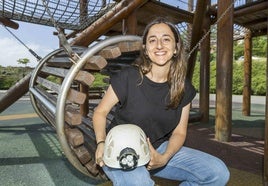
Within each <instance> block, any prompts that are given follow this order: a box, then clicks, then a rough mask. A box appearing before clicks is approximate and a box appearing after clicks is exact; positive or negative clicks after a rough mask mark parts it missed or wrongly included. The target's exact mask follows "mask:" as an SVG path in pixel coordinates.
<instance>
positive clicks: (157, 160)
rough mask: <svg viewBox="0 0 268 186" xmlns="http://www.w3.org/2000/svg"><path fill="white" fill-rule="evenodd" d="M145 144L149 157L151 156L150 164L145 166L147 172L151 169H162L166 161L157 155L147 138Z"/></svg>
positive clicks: (160, 155) (163, 157)
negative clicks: (146, 143)
mask: <svg viewBox="0 0 268 186" xmlns="http://www.w3.org/2000/svg"><path fill="white" fill-rule="evenodd" d="M147 142H148V145H149V150H150V155H151V159H150V162H149V163H148V165H147V170H153V169H156V168H159V167H163V166H164V165H166V163H167V162H168V159H167V158H166V157H165V156H164V155H162V154H160V153H158V152H157V151H156V150H155V148H154V147H153V145H152V144H151V142H150V140H149V138H148V139H147Z"/></svg>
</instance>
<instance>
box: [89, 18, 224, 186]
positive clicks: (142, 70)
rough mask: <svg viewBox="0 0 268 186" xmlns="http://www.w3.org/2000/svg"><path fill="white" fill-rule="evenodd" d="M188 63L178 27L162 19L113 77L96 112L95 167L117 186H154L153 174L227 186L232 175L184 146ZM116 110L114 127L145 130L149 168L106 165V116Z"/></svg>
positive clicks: (189, 98)
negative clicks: (130, 64) (135, 56)
mask: <svg viewBox="0 0 268 186" xmlns="http://www.w3.org/2000/svg"><path fill="white" fill-rule="evenodd" d="M186 66H187V64H186V59H185V54H184V48H183V43H182V40H181V38H180V36H179V32H178V30H177V28H176V27H175V26H174V25H173V24H172V23H170V22H168V21H167V20H165V19H163V18H158V19H156V20H154V21H153V22H152V23H150V24H149V25H148V26H147V27H146V28H145V31H144V35H143V46H142V49H141V55H140V58H139V59H138V60H137V61H136V62H135V65H134V66H133V67H129V68H126V69H123V70H122V71H121V72H120V73H118V74H117V75H115V76H113V77H111V85H110V86H109V88H108V90H107V92H106V94H105V96H104V97H103V99H102V100H101V102H100V104H99V105H98V106H97V107H96V109H95V111H94V115H93V125H94V130H95V134H96V141H97V144H98V145H97V150H96V154H95V157H96V160H97V161H96V163H97V164H98V165H99V166H101V167H102V168H103V170H104V172H105V173H106V174H107V176H108V177H109V179H110V180H111V181H112V182H113V185H115V186H130V185H133V186H134V185H135V186H147V185H148V186H152V185H154V181H153V180H152V179H151V175H153V176H156V177H162V178H166V179H172V180H180V181H181V185H213V186H215V185H217V186H221V185H225V184H226V183H227V181H228V179H229V171H228V169H227V168H226V166H225V165H224V163H223V162H222V161H221V160H219V159H218V158H216V157H214V156H211V155H209V154H206V153H203V152H200V151H198V150H194V149H191V148H188V147H184V146H183V144H184V141H185V138H186V132H187V125H188V117H189V112H190V103H191V101H192V99H193V98H194V96H195V89H194V87H193V86H192V85H191V83H190V81H188V80H187V79H186ZM115 105H116V106H117V107H116V114H115V118H114V120H113V121H112V123H111V124H110V126H109V127H110V128H112V127H114V126H116V125H118V124H124V123H132V124H136V125H138V126H139V127H141V128H142V129H143V130H144V132H145V133H146V135H147V137H148V144H149V149H150V154H151V159H150V162H149V163H148V164H147V165H146V166H141V167H137V168H136V169H134V170H131V171H123V170H120V169H114V168H111V167H107V166H105V164H104V162H103V161H102V159H101V158H102V156H103V152H104V141H105V138H106V117H107V114H108V113H109V112H110V110H111V109H112V108H113V107H114V106H115Z"/></svg>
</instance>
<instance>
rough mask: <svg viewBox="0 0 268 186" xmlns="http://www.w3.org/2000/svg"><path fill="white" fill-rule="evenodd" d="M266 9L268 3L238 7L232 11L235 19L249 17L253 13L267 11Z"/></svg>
mask: <svg viewBox="0 0 268 186" xmlns="http://www.w3.org/2000/svg"><path fill="white" fill-rule="evenodd" d="M267 8H268V1H263V2H256V3H252V4H250V6H248V7H238V8H236V9H235V11H234V19H235V18H237V17H243V16H245V15H250V14H252V13H254V12H258V11H262V10H267Z"/></svg>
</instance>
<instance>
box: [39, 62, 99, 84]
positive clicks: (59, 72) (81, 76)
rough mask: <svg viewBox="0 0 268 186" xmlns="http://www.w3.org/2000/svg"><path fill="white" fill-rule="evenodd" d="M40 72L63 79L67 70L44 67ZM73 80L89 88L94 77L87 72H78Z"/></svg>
mask: <svg viewBox="0 0 268 186" xmlns="http://www.w3.org/2000/svg"><path fill="white" fill-rule="evenodd" d="M41 71H42V72H44V73H46V74H50V75H54V76H57V77H62V78H64V77H66V76H67V74H68V72H69V69H64V68H55V67H49V66H44V67H43V68H42V70H41ZM74 80H76V81H79V82H80V83H83V84H85V85H88V86H90V85H91V84H92V83H93V82H94V80H95V77H94V76H93V75H92V74H91V73H89V72H86V71H79V72H78V74H77V75H76V77H75V78H74Z"/></svg>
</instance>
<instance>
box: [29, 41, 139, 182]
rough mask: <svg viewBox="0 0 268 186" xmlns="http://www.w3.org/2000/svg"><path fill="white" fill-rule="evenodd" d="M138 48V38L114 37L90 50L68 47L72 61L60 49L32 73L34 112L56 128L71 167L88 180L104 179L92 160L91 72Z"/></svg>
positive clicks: (93, 142)
mask: <svg viewBox="0 0 268 186" xmlns="http://www.w3.org/2000/svg"><path fill="white" fill-rule="evenodd" d="M140 46H141V42H140V37H138V36H114V37H111V38H109V39H106V40H104V41H102V42H99V43H98V44H96V45H94V46H92V47H90V48H87V47H72V49H73V51H75V53H76V54H77V55H76V56H75V57H76V59H77V60H76V61H74V60H73V59H71V58H68V55H67V54H66V52H65V51H64V50H63V49H62V48H60V49H58V50H55V51H53V52H51V53H50V54H48V55H47V56H46V57H44V58H43V59H42V60H41V61H40V63H39V64H38V66H37V67H36V68H35V70H34V71H33V73H32V76H31V80H30V85H29V90H30V98H31V102H32V105H33V107H34V109H35V111H36V113H38V115H39V116H40V118H42V119H43V120H44V121H45V122H47V123H50V124H51V125H52V126H53V127H54V128H55V129H56V131H57V135H58V139H59V141H60V144H61V146H62V149H63V151H64V154H65V156H66V157H67V158H68V160H69V161H70V162H71V164H73V166H74V167H76V168H77V169H78V170H79V171H81V172H82V173H84V174H86V175H89V176H91V177H94V178H97V179H103V178H104V179H105V175H104V174H103V172H101V171H100V170H99V169H98V167H97V166H96V164H95V157H94V152H95V149H96V142H95V137H94V132H93V126H92V121H91V116H92V113H93V110H94V107H95V106H96V104H97V102H95V103H94V102H93V101H94V100H93V101H92V99H90V98H92V97H94V95H91V93H90V92H91V91H90V89H91V85H92V83H93V82H94V76H93V73H94V72H103V71H105V67H106V65H107V60H109V59H115V58H117V59H118V58H120V56H122V55H123V53H132V54H133V53H134V52H137V51H139V49H140ZM118 61H119V62H120V59H118ZM121 61H122V60H121ZM121 64H123V65H128V64H127V63H121ZM119 65H120V63H119ZM118 68H120V66H118ZM107 70H108V69H107V68H106V73H107ZM94 98H95V97H94ZM110 119H112V116H111V117H110ZM107 122H108V123H109V122H110V121H107Z"/></svg>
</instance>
